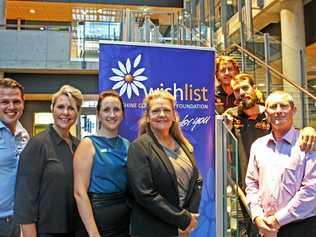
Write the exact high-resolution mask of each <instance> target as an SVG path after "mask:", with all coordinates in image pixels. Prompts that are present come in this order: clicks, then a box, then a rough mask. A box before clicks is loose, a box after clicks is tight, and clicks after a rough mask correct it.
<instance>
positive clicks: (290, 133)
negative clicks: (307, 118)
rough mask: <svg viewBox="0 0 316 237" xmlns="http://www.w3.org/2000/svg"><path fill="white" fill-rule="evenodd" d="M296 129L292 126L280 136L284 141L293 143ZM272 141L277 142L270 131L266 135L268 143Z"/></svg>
mask: <svg viewBox="0 0 316 237" xmlns="http://www.w3.org/2000/svg"><path fill="white" fill-rule="evenodd" d="M296 132H297V131H296V129H295V128H294V127H291V128H290V130H289V131H287V133H286V134H285V135H284V136H283V137H282V139H280V140H283V141H285V142H287V143H288V144H291V145H294V144H295V142H296V136H295V133H296ZM270 142H273V143H274V144H276V143H277V140H276V139H275V138H274V137H273V134H272V131H271V133H270V134H269V135H268V143H270Z"/></svg>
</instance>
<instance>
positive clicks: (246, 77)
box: [230, 73, 255, 88]
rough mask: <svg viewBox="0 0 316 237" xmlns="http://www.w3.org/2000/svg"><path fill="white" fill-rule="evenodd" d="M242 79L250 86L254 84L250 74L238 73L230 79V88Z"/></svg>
mask: <svg viewBox="0 0 316 237" xmlns="http://www.w3.org/2000/svg"><path fill="white" fill-rule="evenodd" d="M243 81H248V82H249V84H250V85H251V86H254V85H255V82H254V80H253V79H252V76H250V75H249V74H247V73H239V74H238V75H236V76H235V77H234V79H233V80H231V82H230V85H231V87H232V88H234V87H235V86H236V85H237V84H239V83H241V82H243Z"/></svg>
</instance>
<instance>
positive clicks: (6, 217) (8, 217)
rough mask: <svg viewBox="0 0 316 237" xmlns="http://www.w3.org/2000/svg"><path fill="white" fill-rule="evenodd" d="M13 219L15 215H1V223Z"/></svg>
mask: <svg viewBox="0 0 316 237" xmlns="http://www.w3.org/2000/svg"><path fill="white" fill-rule="evenodd" d="M12 220H13V216H5V217H0V223H9V222H11V221H12Z"/></svg>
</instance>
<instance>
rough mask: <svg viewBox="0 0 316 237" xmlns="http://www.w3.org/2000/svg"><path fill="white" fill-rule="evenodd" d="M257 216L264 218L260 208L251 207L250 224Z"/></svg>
mask: <svg viewBox="0 0 316 237" xmlns="http://www.w3.org/2000/svg"><path fill="white" fill-rule="evenodd" d="M258 216H264V214H263V210H262V208H261V207H253V208H252V209H251V220H252V222H253V221H254V219H255V218H256V217H258Z"/></svg>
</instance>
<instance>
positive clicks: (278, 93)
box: [265, 90, 294, 108]
mask: <svg viewBox="0 0 316 237" xmlns="http://www.w3.org/2000/svg"><path fill="white" fill-rule="evenodd" d="M276 96H278V97H282V98H283V99H284V100H286V102H289V104H290V106H291V107H292V108H293V107H294V99H293V97H292V96H291V95H290V94H289V93H287V92H285V91H280V90H278V91H274V92H272V93H271V94H270V95H269V96H268V97H267V99H266V102H265V107H266V108H267V107H268V105H269V103H270V102H271V100H273V99H274V98H275V97H276Z"/></svg>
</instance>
